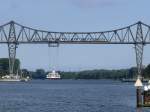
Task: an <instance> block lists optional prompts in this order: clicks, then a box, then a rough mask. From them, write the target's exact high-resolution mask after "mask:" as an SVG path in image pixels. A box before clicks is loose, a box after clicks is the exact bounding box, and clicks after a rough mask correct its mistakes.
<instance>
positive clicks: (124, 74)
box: [0, 58, 150, 79]
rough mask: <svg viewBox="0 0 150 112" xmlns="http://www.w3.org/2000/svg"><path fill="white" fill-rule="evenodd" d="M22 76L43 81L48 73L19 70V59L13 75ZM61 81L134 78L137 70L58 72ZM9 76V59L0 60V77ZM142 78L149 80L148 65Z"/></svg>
mask: <svg viewBox="0 0 150 112" xmlns="http://www.w3.org/2000/svg"><path fill="white" fill-rule="evenodd" d="M17 72H18V73H19V74H22V76H23V77H26V76H29V77H31V78H33V79H45V78H46V75H47V74H48V73H49V72H50V71H45V70H44V69H37V70H35V71H29V70H28V69H20V61H19V59H16V60H15V65H14V73H17ZM58 73H59V74H60V75H61V78H62V79H122V78H136V77H137V68H136V67H131V68H129V69H119V70H106V69H95V70H84V71H74V72H73V71H71V72H66V71H58ZM7 74H9V59H8V58H1V59H0V77H1V76H4V75H7ZM142 76H143V77H144V78H150V64H149V65H148V66H146V67H145V68H143V70H142Z"/></svg>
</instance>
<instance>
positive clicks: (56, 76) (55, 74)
mask: <svg viewBox="0 0 150 112" xmlns="http://www.w3.org/2000/svg"><path fill="white" fill-rule="evenodd" d="M60 78H61V77H60V74H59V73H58V72H56V71H55V70H53V71H52V72H50V73H48V74H47V75H46V79H60Z"/></svg>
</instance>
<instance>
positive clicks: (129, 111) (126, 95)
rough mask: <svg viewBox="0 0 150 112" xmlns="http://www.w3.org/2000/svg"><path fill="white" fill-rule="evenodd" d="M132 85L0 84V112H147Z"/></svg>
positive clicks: (87, 82)
mask: <svg viewBox="0 0 150 112" xmlns="http://www.w3.org/2000/svg"><path fill="white" fill-rule="evenodd" d="M135 93H136V92H135V88H134V86H133V83H121V82H119V81H112V80H33V81H30V82H27V83H24V82H15V83H8V82H0V112H150V109H149V108H144V109H138V110H137V109H136V99H135V98H136V96H135Z"/></svg>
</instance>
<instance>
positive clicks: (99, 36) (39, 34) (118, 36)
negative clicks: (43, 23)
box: [0, 21, 150, 44]
mask: <svg viewBox="0 0 150 112" xmlns="http://www.w3.org/2000/svg"><path fill="white" fill-rule="evenodd" d="M138 25H141V28H142V31H143V32H142V34H143V37H142V39H141V41H138V40H137V37H136V33H137V27H138ZM11 26H14V28H15V36H16V37H15V41H13V42H15V43H19V44H26V43H27V44H29V43H31V44H32V43H39V44H42V43H59V44H138V43H140V44H150V26H149V25H146V24H144V23H142V22H137V23H135V24H132V25H130V26H127V27H124V28H120V29H115V30H111V31H104V32H52V31H43V30H37V29H33V28H30V27H26V26H23V25H20V24H18V23H16V22H14V21H11V22H9V23H7V24H4V25H1V26H0V43H9V42H12V41H10V40H9V33H8V32H9V31H10V28H11Z"/></svg>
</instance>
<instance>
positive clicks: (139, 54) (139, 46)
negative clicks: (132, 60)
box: [135, 22, 144, 107]
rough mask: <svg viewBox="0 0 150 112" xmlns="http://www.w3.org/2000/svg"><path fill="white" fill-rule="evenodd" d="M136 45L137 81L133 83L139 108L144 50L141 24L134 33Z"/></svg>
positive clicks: (140, 104)
mask: <svg viewBox="0 0 150 112" xmlns="http://www.w3.org/2000/svg"><path fill="white" fill-rule="evenodd" d="M135 41H136V43H135V53H136V63H137V81H136V83H135V86H136V89H137V90H136V91H137V92H136V95H137V107H141V106H142V104H143V102H142V82H141V80H143V77H142V69H143V68H142V67H143V66H142V62H143V50H144V43H143V31H142V25H141V22H139V23H138V24H137V32H136V40H135Z"/></svg>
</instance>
